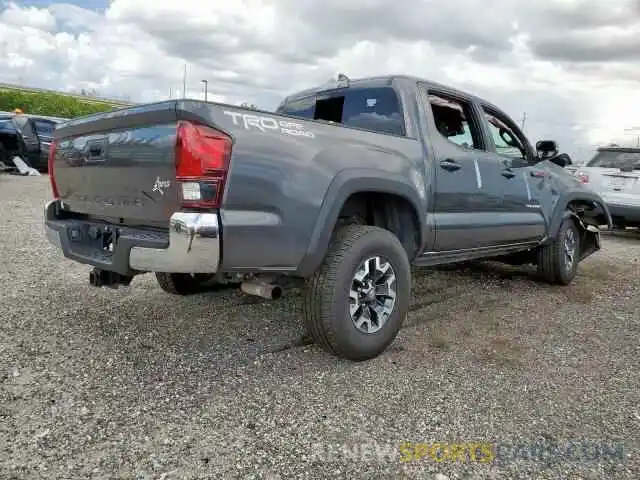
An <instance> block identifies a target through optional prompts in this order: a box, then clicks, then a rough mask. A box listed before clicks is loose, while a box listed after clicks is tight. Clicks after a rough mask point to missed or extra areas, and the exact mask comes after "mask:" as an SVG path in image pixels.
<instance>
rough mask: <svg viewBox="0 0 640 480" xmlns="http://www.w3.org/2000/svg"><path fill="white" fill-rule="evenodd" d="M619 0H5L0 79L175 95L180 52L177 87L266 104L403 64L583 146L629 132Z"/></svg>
mask: <svg viewBox="0 0 640 480" xmlns="http://www.w3.org/2000/svg"><path fill="white" fill-rule="evenodd" d="M630 1H631V0H629V1H626V0H615V1H614V0H610V2H608V7H607V8H604V7H603V6H602V2H598V0H572V1H559V0H549V1H547V2H543V4H537V3H536V2H529V1H525V0H512V1H509V0H483V1H480V0H473V1H471V0H459V1H455V0H451V1H449V2H440V1H435V0H396V1H395V2H391V3H389V2H388V0H349V1H348V2H345V1H343V0H341V1H338V0H325V1H324V2H319V1H318V0H272V1H267V0H265V1H260V0H234V1H229V2H222V1H215V2H205V1H189V0H183V1H182V2H176V1H175V0H153V1H152V0H113V1H112V2H111V4H110V5H109V7H108V8H107V9H106V10H105V11H104V12H97V11H94V10H89V9H85V8H81V7H78V6H74V5H69V4H64V3H59V4H54V5H51V6H50V7H48V8H35V7H23V6H22V7H21V6H19V5H18V4H14V3H8V4H6V5H5V7H4V9H3V7H1V6H0V81H5V82H13V83H24V84H29V85H32V86H40V87H45V88H54V89H67V90H69V89H76V90H79V89H81V88H95V89H97V90H98V91H99V92H100V94H102V95H104V96H116V97H129V98H131V99H132V100H135V101H152V100H158V99H162V98H167V97H168V95H169V92H170V91H171V92H172V93H173V95H181V94H182V91H181V90H182V74H183V65H184V63H185V62H187V63H188V64H189V70H188V95H189V96H192V97H199V98H201V97H202V96H203V85H202V83H201V80H202V79H207V80H208V81H209V84H208V85H209V98H211V99H216V100H219V101H228V102H231V103H239V102H241V101H248V102H251V103H255V104H258V105H260V106H262V107H266V108H271V107H274V106H275V105H276V104H277V103H278V102H279V101H280V100H281V98H282V97H283V96H285V95H286V94H288V93H292V92H294V91H296V90H300V89H303V88H307V87H311V86H314V85H317V84H321V83H324V82H325V81H326V80H327V78H329V77H331V76H335V74H336V73H337V72H338V71H341V72H345V73H347V74H348V75H350V76H352V77H361V76H368V75H380V74H388V73H403V74H413V75H418V76H421V77H426V78H428V79H432V80H435V81H438V82H442V83H449V84H452V85H453V86H457V87H460V88H462V89H464V90H468V91H470V92H472V93H476V94H478V95H481V96H484V97H486V98H487V99H488V100H490V101H492V102H494V103H496V104H498V105H499V106H501V107H503V108H504V109H505V110H506V111H507V112H508V113H509V114H511V115H512V116H513V117H514V118H515V119H516V120H520V117H521V115H522V112H523V111H526V112H527V121H526V122H527V123H526V131H527V133H528V134H529V135H530V136H531V139H532V140H533V141H535V140H537V139H539V138H541V137H551V138H555V139H557V140H558V141H559V142H560V145H561V147H563V148H566V149H567V150H569V151H570V153H572V152H583V151H587V150H588V147H585V145H587V144H589V143H592V142H601V141H609V140H612V139H615V140H617V141H618V142H624V141H627V142H628V141H629V140H630V137H625V136H624V129H625V128H628V127H629V126H634V125H638V124H640V118H639V117H640V93H638V92H640V88H638V87H639V86H640V67H638V64H637V54H638V52H637V51H636V50H637V49H634V48H630V47H629V43H630V40H629V38H630V37H629V33H628V32H637V31H638V28H639V27H640V15H639V14H640V9H637V8H636V9H633V8H632V5H631V4H630V3H629V2H630ZM636 3H637V2H636ZM78 4H81V2H78ZM0 5H1V4H0ZM634 35H635V33H634ZM585 38H588V39H589V45H590V46H591V48H592V51H590V50H589V49H585V48H584V45H583V44H584V39H585ZM631 43H632V42H631ZM585 148H586V149H587V150H585Z"/></svg>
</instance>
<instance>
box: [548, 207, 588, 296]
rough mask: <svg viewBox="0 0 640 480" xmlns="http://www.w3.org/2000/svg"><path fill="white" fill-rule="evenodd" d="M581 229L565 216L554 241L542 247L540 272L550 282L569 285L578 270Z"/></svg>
mask: <svg viewBox="0 0 640 480" xmlns="http://www.w3.org/2000/svg"><path fill="white" fill-rule="evenodd" d="M579 257H580V230H579V229H578V226H577V225H576V223H575V222H574V221H573V219H571V218H565V219H564V220H563V222H562V225H560V231H559V232H558V236H557V237H556V239H555V241H554V242H553V243H550V244H549V245H545V246H544V247H542V248H541V250H540V252H539V256H538V273H539V274H540V275H541V276H542V278H543V279H544V280H545V281H546V282H549V283H553V284H557V285H569V284H570V283H571V282H572V281H573V279H574V278H575V276H576V273H577V271H578V262H579Z"/></svg>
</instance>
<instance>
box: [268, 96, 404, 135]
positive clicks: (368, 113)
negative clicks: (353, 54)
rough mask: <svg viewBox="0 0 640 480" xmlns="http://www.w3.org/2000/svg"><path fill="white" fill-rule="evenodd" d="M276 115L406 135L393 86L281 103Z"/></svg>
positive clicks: (400, 108) (397, 97)
mask: <svg viewBox="0 0 640 480" xmlns="http://www.w3.org/2000/svg"><path fill="white" fill-rule="evenodd" d="M277 113H282V114H285V115H291V116H294V117H298V118H304V119H307V120H324V121H326V122H331V123H338V124H342V125H344V126H347V127H354V128H359V129H362V130H369V131H371V132H376V133H385V134H389V135H397V136H405V132H406V130H405V124H404V115H403V112H402V107H401V104H400V98H399V96H398V94H397V93H396V91H395V90H394V89H393V88H392V87H378V88H371V87H369V88H357V87H351V88H348V89H344V90H338V91H333V92H328V93H325V92H321V93H318V94H317V95H313V96H310V97H306V98H302V99H297V100H294V101H291V102H287V103H284V104H283V105H281V106H280V107H279V108H278V110H277Z"/></svg>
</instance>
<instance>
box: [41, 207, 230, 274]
mask: <svg viewBox="0 0 640 480" xmlns="http://www.w3.org/2000/svg"><path fill="white" fill-rule="evenodd" d="M44 216H45V222H44V228H45V233H46V236H47V239H48V240H49V242H51V243H52V244H53V245H55V246H57V247H58V248H60V249H61V250H62V253H63V254H64V256H65V257H66V258H69V259H71V260H75V261H77V262H80V263H84V264H88V265H93V266H94V267H97V268H100V269H103V270H107V271H112V272H116V273H120V274H121V275H132V274H135V273H140V272H171V273H215V272H217V271H218V267H219V265H220V223H219V218H218V214H217V213H195V212H176V213H174V214H173V215H172V216H171V218H170V219H169V224H168V227H169V228H168V232H167V231H161V230H157V229H145V228H133V227H123V226H119V225H116V224H108V223H104V222H97V221H89V220H78V219H75V218H73V219H70V218H65V217H64V215H62V214H60V209H59V203H58V201H57V200H54V201H51V202H49V203H47V205H46V206H45V212H44ZM96 231H99V232H100V234H99V237H100V238H95V237H96ZM112 238H116V240H115V242H113V243H112V244H111V241H110V240H105V239H112ZM109 244H111V246H109ZM105 245H106V246H105Z"/></svg>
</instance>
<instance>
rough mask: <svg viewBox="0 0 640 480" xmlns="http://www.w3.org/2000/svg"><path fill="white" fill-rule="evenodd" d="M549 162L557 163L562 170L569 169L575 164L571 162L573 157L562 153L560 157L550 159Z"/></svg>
mask: <svg viewBox="0 0 640 480" xmlns="http://www.w3.org/2000/svg"><path fill="white" fill-rule="evenodd" d="M549 161H550V162H553V163H555V164H556V165H558V166H559V167H562V168H564V167H568V166H569V165H571V164H572V163H573V162H572V161H571V157H569V155H567V154H566V153H561V154H559V155H556V156H555V157H553V158H550V159H549Z"/></svg>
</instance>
